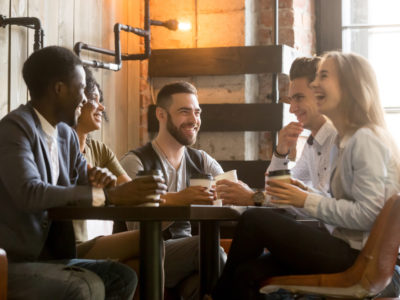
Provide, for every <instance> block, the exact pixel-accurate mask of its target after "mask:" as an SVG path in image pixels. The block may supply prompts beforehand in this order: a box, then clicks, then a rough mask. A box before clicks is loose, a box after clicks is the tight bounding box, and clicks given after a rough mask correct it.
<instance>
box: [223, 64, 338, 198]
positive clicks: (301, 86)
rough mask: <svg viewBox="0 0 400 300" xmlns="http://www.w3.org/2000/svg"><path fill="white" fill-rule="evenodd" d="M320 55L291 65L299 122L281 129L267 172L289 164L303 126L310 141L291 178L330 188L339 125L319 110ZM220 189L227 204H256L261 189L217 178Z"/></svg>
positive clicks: (324, 190)
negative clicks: (316, 90) (314, 88)
mask: <svg viewBox="0 0 400 300" xmlns="http://www.w3.org/2000/svg"><path fill="white" fill-rule="evenodd" d="M318 62H319V58H318V57H313V58H305V57H302V58H297V59H296V60H295V61H294V62H293V64H292V66H291V69H290V85H289V98H288V103H289V104H290V112H291V113H293V114H295V115H296V117H297V120H298V122H291V123H289V124H288V125H286V126H285V127H283V128H282V129H281V130H280V131H279V135H278V145H277V146H276V149H275V150H274V153H273V156H272V160H271V163H270V166H269V167H268V170H267V172H270V171H274V170H282V169H288V168H289V159H288V154H289V152H290V149H292V148H294V147H295V146H296V143H297V140H298V138H299V135H300V133H301V132H302V131H303V129H308V130H310V131H311V135H310V137H309V138H308V140H307V144H306V145H305V147H304V150H303V152H302V154H301V157H300V158H299V160H298V161H297V163H296V165H295V166H294V167H293V168H292V169H291V175H292V178H295V179H297V180H300V181H302V182H303V183H304V184H306V185H308V186H310V187H312V188H314V189H316V190H318V191H320V192H322V193H328V192H329V175H330V167H329V164H330V150H331V148H332V146H333V145H334V141H335V137H336V129H335V128H334V127H333V125H332V124H331V122H330V121H329V120H327V119H326V117H324V116H323V115H322V114H320V113H319V112H318V109H317V104H316V101H315V97H314V94H313V91H312V89H311V87H310V83H311V82H312V81H313V80H314V78H315V74H316V70H317V65H318ZM217 192H218V195H220V197H222V198H223V200H224V203H226V204H238V205H243V204H244V205H253V204H254V201H255V200H259V199H257V198H263V197H264V194H263V193H262V192H253V191H252V190H251V189H250V188H248V186H247V185H245V184H243V183H233V182H229V181H225V180H223V181H219V182H217Z"/></svg>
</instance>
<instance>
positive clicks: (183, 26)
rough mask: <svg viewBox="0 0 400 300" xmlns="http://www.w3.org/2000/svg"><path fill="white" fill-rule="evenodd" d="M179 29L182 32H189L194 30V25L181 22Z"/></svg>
mask: <svg viewBox="0 0 400 300" xmlns="http://www.w3.org/2000/svg"><path fill="white" fill-rule="evenodd" d="M178 29H179V30H181V31H189V30H190V29H192V24H190V22H179V25H178Z"/></svg>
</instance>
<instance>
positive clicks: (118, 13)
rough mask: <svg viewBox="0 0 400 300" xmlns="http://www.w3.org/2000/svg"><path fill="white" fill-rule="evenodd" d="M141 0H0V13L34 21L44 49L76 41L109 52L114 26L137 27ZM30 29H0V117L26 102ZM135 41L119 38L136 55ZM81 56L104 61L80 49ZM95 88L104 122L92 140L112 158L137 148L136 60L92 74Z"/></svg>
mask: <svg viewBox="0 0 400 300" xmlns="http://www.w3.org/2000/svg"><path fill="white" fill-rule="evenodd" d="M141 1H142V0H119V1H113V0H71V1H65V0H0V14H1V15H5V16H6V17H22V16H30V17H37V18H39V19H40V20H41V23H42V27H43V29H44V33H45V37H44V44H45V46H50V45H59V46H64V47H67V48H70V49H72V48H73V45H74V44H75V43H76V42H78V41H81V42H85V43H88V44H90V45H94V46H100V47H105V48H108V49H114V34H113V26H114V24H115V23H117V22H118V23H122V24H128V25H131V26H136V27H139V26H141V23H142V22H141V20H140V16H141V13H140V8H141V7H142V5H141V4H140V3H141ZM33 32H34V31H33V30H28V29H26V28H23V27H18V26H9V25H7V26H6V27H5V28H0V118H2V117H3V116H4V115H5V114H7V113H8V112H9V111H11V110H13V109H15V108H16V107H18V106H19V105H20V104H21V103H26V102H27V101H28V99H29V96H28V92H27V88H26V86H25V83H24V81H23V79H22V75H21V70H22V66H23V63H24V61H25V60H26V58H27V57H28V56H29V55H30V54H31V53H32V51H33ZM139 45H140V44H139V39H138V38H137V37H135V36H132V35H129V36H127V35H126V34H122V42H121V47H122V51H123V52H129V53H133V52H135V53H136V52H138V51H139V47H140V46H139ZM83 56H84V57H85V58H92V59H93V58H96V59H105V60H110V57H103V58H102V57H101V56H100V55H98V54H94V53H89V52H85V51H83ZM94 74H95V76H96V78H97V80H98V81H99V83H100V84H101V86H102V88H103V91H104V97H105V105H106V109H107V116H108V118H109V121H108V122H104V124H103V130H102V131H101V132H97V133H95V134H94V137H95V138H98V139H101V140H103V141H104V142H106V143H107V144H108V145H109V146H110V147H111V149H113V150H114V151H115V153H116V154H117V156H118V157H120V156H121V155H123V154H124V153H125V152H126V151H127V150H129V149H132V148H135V147H137V146H139V107H140V105H139V88H138V86H139V62H136V61H131V62H124V63H123V65H122V69H121V70H120V71H118V72H114V71H108V70H102V69H99V70H97V71H95V72H94Z"/></svg>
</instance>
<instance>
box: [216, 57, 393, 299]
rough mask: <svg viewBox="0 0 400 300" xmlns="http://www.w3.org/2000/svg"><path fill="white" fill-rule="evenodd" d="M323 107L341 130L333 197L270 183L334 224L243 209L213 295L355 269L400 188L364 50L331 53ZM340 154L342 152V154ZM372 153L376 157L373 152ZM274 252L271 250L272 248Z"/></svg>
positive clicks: (252, 293) (252, 295)
mask: <svg viewBox="0 0 400 300" xmlns="http://www.w3.org/2000/svg"><path fill="white" fill-rule="evenodd" d="M312 87H313V89H314V94H315V96H316V99H317V105H318V109H319V111H320V112H321V113H323V114H325V115H326V116H327V117H329V118H330V120H331V121H332V123H333V124H334V126H335V127H336V129H337V131H338V138H337V143H336V146H337V148H334V149H333V153H332V157H336V158H335V160H334V162H333V164H332V168H331V170H332V172H331V181H330V192H331V196H330V197H327V196H324V195H321V194H318V193H314V192H313V191H310V190H308V189H307V188H305V187H304V186H302V185H300V184H296V182H295V181H293V182H292V184H288V183H283V182H280V181H278V180H272V179H271V180H269V181H268V182H267V183H268V185H269V186H268V187H267V194H269V195H271V196H272V197H273V198H274V199H275V200H272V203H275V204H285V205H292V206H294V207H299V208H303V209H304V210H305V211H306V212H307V213H308V214H309V215H311V216H313V217H315V218H317V219H319V220H321V221H323V222H324V223H326V224H329V225H332V227H333V229H332V231H330V232H328V231H321V230H318V229H315V228H312V227H309V226H307V225H303V224H299V223H297V222H296V221H295V220H293V219H291V218H289V217H286V216H285V215H282V214H278V213H274V212H273V211H270V210H265V209H260V210H259V209H252V210H249V211H247V212H246V213H244V214H243V216H242V217H241V219H240V222H239V224H238V227H237V231H236V234H235V237H234V240H233V243H232V246H231V248H230V252H229V255H228V260H227V263H226V265H225V268H224V270H223V273H222V276H221V278H220V280H219V281H218V283H217V286H216V288H215V290H214V292H213V295H212V296H213V299H258V298H260V297H261V298H262V295H260V294H259V292H258V289H259V287H260V286H259V284H260V281H261V280H263V279H265V278H267V277H270V276H279V275H296V274H313V273H335V272H341V271H344V270H346V269H347V268H349V267H350V266H351V265H352V264H353V263H354V261H355V259H356V258H357V256H358V254H359V252H360V250H361V249H362V248H363V246H364V245H365V243H366V241H367V238H368V235H369V231H370V230H371V227H372V225H373V223H374V221H375V219H376V217H377V216H378V214H379V213H380V211H381V209H382V207H383V206H384V203H385V201H386V200H387V199H389V198H390V197H391V196H392V195H393V194H395V193H396V192H398V191H399V190H400V183H399V172H400V171H399V170H400V168H399V166H400V163H399V162H400V159H399V158H400V156H399V152H398V150H397V147H396V145H395V143H394V141H393V139H392V138H391V136H390V134H389V133H388V130H387V128H386V124H385V121H384V112H383V109H382V105H381V102H380V100H379V93H378V85H377V82H376V78H375V73H374V71H373V69H372V67H371V66H370V64H369V63H368V61H367V60H366V59H364V58H362V57H361V56H359V55H356V54H343V53H340V52H329V53H327V54H325V55H324V56H323V58H322V61H321V62H320V64H319V67H318V72H317V76H316V79H315V81H314V82H313V83H312ZM335 154H336V155H335ZM371 154H372V155H371ZM265 248H267V249H268V250H269V253H268V254H264V249H265Z"/></svg>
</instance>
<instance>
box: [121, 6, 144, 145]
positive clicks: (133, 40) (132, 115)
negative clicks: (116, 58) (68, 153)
mask: <svg viewBox="0 0 400 300" xmlns="http://www.w3.org/2000/svg"><path fill="white" fill-rule="evenodd" d="M140 5H141V2H140V1H128V20H129V25H130V26H133V27H141V11H140ZM139 52H140V44H139V38H138V37H136V36H134V35H133V34H130V35H129V38H128V53H139ZM124 67H127V68H128V86H127V90H128V110H127V113H128V115H127V122H128V123H127V125H126V127H127V134H128V136H127V142H128V148H127V150H128V149H135V148H137V147H139V146H140V133H139V130H140V62H139V61H132V60H131V61H124Z"/></svg>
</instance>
